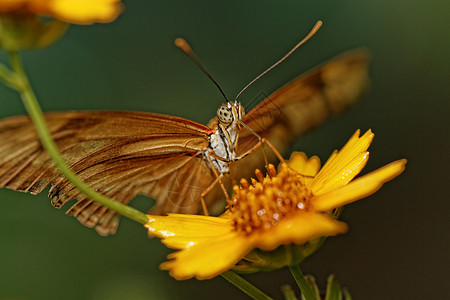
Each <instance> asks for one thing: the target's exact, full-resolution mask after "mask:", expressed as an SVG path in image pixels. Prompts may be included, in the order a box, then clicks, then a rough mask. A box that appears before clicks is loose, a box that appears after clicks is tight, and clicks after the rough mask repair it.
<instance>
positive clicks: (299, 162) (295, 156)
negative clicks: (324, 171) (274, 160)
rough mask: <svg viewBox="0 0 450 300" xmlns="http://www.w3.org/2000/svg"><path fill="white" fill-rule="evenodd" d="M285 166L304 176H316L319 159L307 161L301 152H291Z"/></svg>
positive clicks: (315, 157)
mask: <svg viewBox="0 0 450 300" xmlns="http://www.w3.org/2000/svg"><path fill="white" fill-rule="evenodd" d="M287 164H288V166H289V167H290V168H291V169H293V170H295V171H296V172H297V173H299V174H301V175H304V176H312V177H313V176H316V174H317V172H319V169H320V159H319V158H318V157H317V156H313V157H311V158H309V159H308V157H307V156H306V154H305V153H303V152H293V153H292V154H291V157H290V158H289V161H288V162H287Z"/></svg>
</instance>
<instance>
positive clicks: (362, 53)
mask: <svg viewBox="0 0 450 300" xmlns="http://www.w3.org/2000/svg"><path fill="white" fill-rule="evenodd" d="M368 64H369V53H368V51H367V50H365V49H358V50H353V51H350V52H346V53H344V54H342V55H340V56H338V57H336V58H334V59H332V60H330V61H328V62H326V63H324V64H322V65H321V66H319V67H317V68H316V69H314V70H312V71H310V72H307V73H306V74H304V75H301V76H299V77H297V78H296V79H294V80H292V81H291V82H289V83H287V84H286V85H284V86H283V87H281V88H280V89H279V90H277V91H276V92H274V93H273V94H271V95H270V96H269V97H267V98H266V99H265V100H264V101H262V102H261V103H260V104H258V105H257V106H256V107H255V108H254V109H252V110H251V111H250V112H249V113H248V114H247V115H245V116H244V118H243V121H244V122H245V123H246V124H247V125H248V126H249V127H250V128H251V129H252V130H254V131H255V132H256V133H258V134H259V135H260V136H261V137H265V138H267V139H268V140H269V141H270V142H271V143H272V144H273V145H274V146H275V147H276V148H277V149H278V150H279V151H280V152H284V151H285V150H286V148H287V147H288V145H289V144H290V143H291V142H292V141H293V140H294V139H295V138H298V137H299V136H301V135H302V134H304V133H306V132H307V131H309V130H311V129H313V128H315V127H316V126H318V125H320V124H321V123H322V122H324V121H325V120H326V119H327V118H329V117H330V116H332V115H336V114H339V113H341V112H343V111H344V110H346V109H347V108H349V107H350V106H352V105H353V104H354V103H355V102H356V100H357V99H358V98H360V96H361V95H362V94H363V93H364V92H365V91H366V89H367V87H368V83H369V76H368ZM257 142H258V140H257V138H256V137H255V136H254V135H253V134H252V133H250V132H249V131H248V130H246V129H245V128H242V129H241V130H240V133H239V142H238V151H239V153H240V154H241V155H242V154H243V153H246V152H247V151H248V150H249V149H251V148H252V147H253V146H254V145H255V144H256V143H257ZM268 153H269V154H270V151H268ZM261 164H262V154H261V152H260V151H254V152H253V153H251V154H249V155H248V157H246V158H245V159H242V160H240V161H239V162H236V163H235V165H236V166H235V167H234V168H233V172H232V173H233V174H234V175H235V176H236V177H240V176H239V175H240V174H239V172H238V171H237V170H239V169H240V170H254V169H255V168H256V167H261ZM247 176H248V175H247Z"/></svg>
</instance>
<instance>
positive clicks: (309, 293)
mask: <svg viewBox="0 0 450 300" xmlns="http://www.w3.org/2000/svg"><path fill="white" fill-rule="evenodd" d="M289 270H290V271H291V274H292V276H293V277H294V279H295V282H297V285H298V287H299V288H300V290H301V291H302V294H303V296H304V297H305V299H306V300H317V299H318V298H317V297H316V295H315V294H314V292H313V290H312V289H311V287H310V286H309V285H308V282H307V281H306V279H305V276H303V273H302V270H300V266H299V265H297V264H295V265H290V266H289Z"/></svg>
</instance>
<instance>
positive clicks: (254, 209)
mask: <svg viewBox="0 0 450 300" xmlns="http://www.w3.org/2000/svg"><path fill="white" fill-rule="evenodd" d="M255 175H256V179H253V178H252V179H251V183H249V182H248V181H247V180H245V179H242V180H241V182H240V186H234V187H233V197H232V198H231V200H230V201H229V203H228V209H229V211H230V213H231V216H232V222H233V226H234V228H235V230H236V231H238V232H241V233H244V234H250V233H252V232H253V231H255V230H268V229H269V228H271V227H272V226H276V225H277V224H278V223H279V222H280V221H281V220H282V219H283V218H285V217H287V216H289V215H290V214H293V213H295V212H298V211H300V210H310V208H311V207H310V199H311V197H312V193H311V191H310V190H309V189H308V188H307V186H306V184H305V182H304V177H303V176H302V175H300V174H298V173H297V172H295V171H293V170H291V169H290V168H289V167H288V166H287V165H286V164H284V163H283V164H281V165H280V170H279V171H278V172H277V171H276V169H275V167H274V166H273V165H272V164H269V165H268V166H267V174H266V176H264V175H263V173H262V172H261V171H260V170H258V169H257V170H256V171H255Z"/></svg>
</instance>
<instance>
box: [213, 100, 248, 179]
mask: <svg viewBox="0 0 450 300" xmlns="http://www.w3.org/2000/svg"><path fill="white" fill-rule="evenodd" d="M243 116H244V108H243V107H242V105H241V104H240V103H239V102H234V103H232V102H228V103H227V104H222V105H221V106H220V107H219V109H218V110H217V123H216V126H215V131H214V132H213V133H212V134H210V135H209V136H208V140H209V147H208V149H207V150H206V151H205V159H206V162H207V163H208V165H210V164H211V163H212V164H213V165H214V167H215V168H216V169H217V170H218V171H219V173H220V174H227V173H228V172H229V167H228V165H229V163H230V162H232V161H234V160H235V159H236V158H237V155H236V150H237V149H236V145H237V141H238V138H239V129H240V120H241V118H242V117H243Z"/></svg>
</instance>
